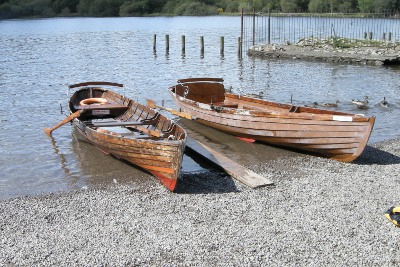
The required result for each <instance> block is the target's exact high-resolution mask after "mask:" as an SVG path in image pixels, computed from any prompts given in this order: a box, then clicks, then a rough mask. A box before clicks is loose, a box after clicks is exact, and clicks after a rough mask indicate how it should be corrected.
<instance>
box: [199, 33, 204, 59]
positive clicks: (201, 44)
mask: <svg viewBox="0 0 400 267" xmlns="http://www.w3.org/2000/svg"><path fill="white" fill-rule="evenodd" d="M200 54H201V55H204V36H200Z"/></svg>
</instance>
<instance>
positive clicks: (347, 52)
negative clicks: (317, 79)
mask: <svg viewBox="0 0 400 267" xmlns="http://www.w3.org/2000/svg"><path fill="white" fill-rule="evenodd" d="M248 54H249V55H250V56H256V57H261V58H287V59H303V60H316V61H326V62H340V63H354V64H365V65H395V64H398V65H400V46H387V47H372V46H364V47H362V46H361V47H351V48H337V47H336V48H335V47H333V46H332V45H329V44H324V45H314V44H312V43H308V42H300V43H298V44H287V45H265V44H261V45H257V46H253V47H251V48H250V49H249V51H248Z"/></svg>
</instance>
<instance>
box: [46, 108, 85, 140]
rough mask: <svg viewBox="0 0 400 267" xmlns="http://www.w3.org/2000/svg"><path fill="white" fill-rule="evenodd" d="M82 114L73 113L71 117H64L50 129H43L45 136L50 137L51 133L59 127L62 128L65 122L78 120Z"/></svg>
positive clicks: (78, 112) (80, 111)
mask: <svg viewBox="0 0 400 267" xmlns="http://www.w3.org/2000/svg"><path fill="white" fill-rule="evenodd" d="M82 112H83V110H78V111H76V112H74V113H72V114H71V115H69V116H68V117H66V118H65V119H64V120H62V121H60V122H59V123H58V124H57V125H56V126H53V127H51V128H44V129H43V131H44V132H45V133H46V134H47V135H51V133H52V132H53V131H54V130H55V129H58V128H59V127H61V126H63V125H64V124H66V123H67V122H70V121H72V120H73V119H76V118H78V117H79V116H80V115H81V113H82Z"/></svg>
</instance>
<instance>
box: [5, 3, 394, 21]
mask: <svg viewBox="0 0 400 267" xmlns="http://www.w3.org/2000/svg"><path fill="white" fill-rule="evenodd" d="M242 9H244V10H246V11H251V10H256V11H257V12H267V11H269V10H271V11H274V12H312V13H336V12H339V13H358V12H361V13H397V12H398V10H399V9H400V0H0V19H11V18H26V17H56V16H89V17H126V16H149V15H154V16H157V15H172V16H185V15H188V16H190V15H218V14H230V13H238V12H240V11H241V10H242Z"/></svg>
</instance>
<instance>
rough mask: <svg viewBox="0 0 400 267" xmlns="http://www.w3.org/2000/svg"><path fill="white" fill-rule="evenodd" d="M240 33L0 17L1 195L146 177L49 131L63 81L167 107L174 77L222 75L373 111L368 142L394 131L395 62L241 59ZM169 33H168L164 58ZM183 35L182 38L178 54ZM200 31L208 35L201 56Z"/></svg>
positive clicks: (228, 22)
mask: <svg viewBox="0 0 400 267" xmlns="http://www.w3.org/2000/svg"><path fill="white" fill-rule="evenodd" d="M239 31H240V19H239V18H238V17H201V18H196V17H179V18H163V17H161V18H71V19H40V20H9V21H0V52H1V57H0V99H1V102H2V105H0V121H1V124H0V125H1V131H0V164H1V165H0V167H1V168H0V199H5V198H10V197H17V196H23V195H35V194H41V193H48V192H57V191H67V190H75V189H82V188H90V187H91V186H93V185H95V184H96V183H101V182H104V181H106V182H110V180H111V181H114V182H115V181H116V182H121V181H124V180H126V181H128V180H132V177H137V179H138V180H141V179H142V180H146V179H148V177H144V178H143V177H142V176H146V175H145V174H143V173H142V172H141V171H140V170H136V169H134V168H132V167H131V166H127V165H126V164H124V163H121V162H120V161H118V160H115V159H113V158H111V157H109V156H107V155H103V154H102V153H101V152H99V151H98V150H97V149H95V148H94V147H93V146H90V145H88V144H85V143H82V142H78V141H77V140H76V139H75V138H74V135H73V131H72V128H71V126H70V125H67V126H64V127H62V128H60V129H58V130H57V131H55V132H54V134H53V136H54V139H51V138H49V137H47V136H46V135H45V134H44V133H43V132H42V129H43V128H44V127H48V126H52V125H55V124H56V123H57V122H59V121H60V120H61V119H62V118H64V115H62V114H61V112H60V107H61V108H62V111H63V112H67V101H68V95H67V85H68V84H72V83H77V82H81V81H90V80H107V81H115V82H120V83H124V84H125V85H126V90H125V92H121V93H125V94H126V95H128V96H129V97H131V98H135V99H138V100H139V101H144V99H145V98H153V99H155V100H156V101H158V102H159V103H160V102H161V100H163V99H165V100H166V101H165V104H166V105H168V106H173V103H172V101H171V100H170V98H169V95H168V93H167V90H166V88H167V87H168V86H170V85H173V84H174V83H175V82H176V80H177V79H179V78H187V77H196V76H204V77H222V78H224V79H225V84H226V85H227V86H233V90H234V91H236V92H253V93H258V92H261V91H262V92H264V98H267V99H270V100H273V101H280V102H289V101H290V98H291V95H293V102H294V103H295V104H297V105H305V104H310V103H312V102H314V101H317V102H334V101H335V100H336V99H338V100H339V101H340V106H339V108H338V109H340V110H344V111H351V112H357V113H364V114H366V115H368V116H369V115H375V116H376V117H377V123H376V126H375V128H374V131H373V134H372V136H371V139H370V143H374V142H378V141H383V140H387V139H391V138H397V137H400V131H399V129H398V128H399V119H398V118H399V115H400V114H399V108H400V96H399V87H400V83H399V82H398V80H399V79H398V77H399V74H400V69H399V68H395V67H381V66H362V65H337V64H330V63H329V64H328V63H321V62H304V61H296V60H293V61H291V60H271V61H269V60H262V59H257V58H248V57H247V56H245V57H244V58H243V59H239V58H238V57H237V52H236V51H237V47H236V44H237V37H238V36H239V35H240V32H239ZM153 34H157V51H156V53H154V52H153V50H152V42H153ZM165 34H169V35H170V51H169V54H166V53H165V41H164V40H165V39H164V36H165ZM181 35H186V54H185V55H184V56H183V55H182V54H181ZM200 36H204V40H205V54H204V55H203V56H202V55H200V47H199V45H200V41H199V39H200ZM220 36H224V37H225V53H224V55H220V53H219V38H220ZM365 95H368V96H369V99H370V102H371V104H372V105H371V108H370V109H369V110H366V111H359V110H356V109H354V107H353V106H352V104H351V102H350V101H351V99H355V98H363V97H364V96H365ZM383 96H386V98H387V100H388V101H389V102H390V103H391V107H390V108H389V109H382V108H380V107H379V106H378V105H377V103H379V101H381V100H382V99H383ZM184 165H185V167H184V170H183V171H184V172H196V171H202V168H201V167H200V166H198V165H197V164H196V163H194V162H193V161H192V160H191V159H189V158H186V157H185V161H184ZM127 173H128V175H127ZM141 177H142V178H141ZM135 179H136V178H135ZM152 182H154V181H152Z"/></svg>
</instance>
